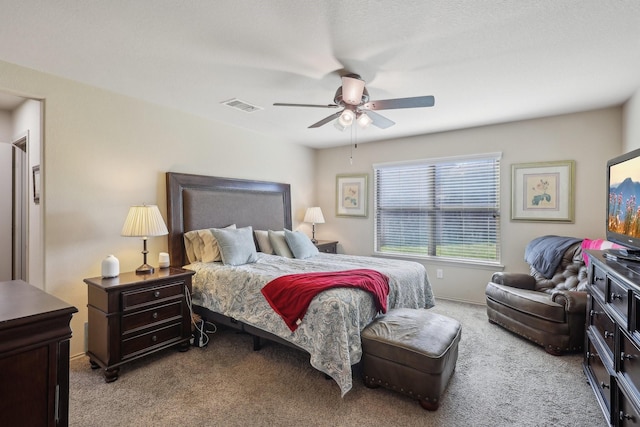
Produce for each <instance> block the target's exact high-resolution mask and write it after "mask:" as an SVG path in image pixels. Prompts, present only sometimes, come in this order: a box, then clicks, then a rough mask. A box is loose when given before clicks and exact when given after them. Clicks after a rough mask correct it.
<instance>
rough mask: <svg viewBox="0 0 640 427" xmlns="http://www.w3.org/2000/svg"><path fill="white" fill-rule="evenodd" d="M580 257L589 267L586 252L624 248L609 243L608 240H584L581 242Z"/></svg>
mask: <svg viewBox="0 0 640 427" xmlns="http://www.w3.org/2000/svg"><path fill="white" fill-rule="evenodd" d="M581 246H582V257H583V259H584V263H585V265H589V257H588V256H587V254H586V252H584V251H586V250H588V249H594V250H605V249H622V248H624V246H620V245H618V244H616V243H613V242H610V241H608V240H603V239H595V240H592V239H584V240H583V241H582V245H581Z"/></svg>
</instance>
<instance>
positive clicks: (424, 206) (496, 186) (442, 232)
mask: <svg viewBox="0 0 640 427" xmlns="http://www.w3.org/2000/svg"><path fill="white" fill-rule="evenodd" d="M501 158H502V153H485V154H473V155H465V156H455V157H442V158H432V159H420V160H411V161H404V162H389V163H376V164H374V165H373V181H374V209H373V216H374V221H373V224H374V253H375V254H376V255H382V256H395V257H407V258H415V257H417V258H430V259H438V260H443V261H452V262H463V263H473V264H489V265H496V264H499V263H500V257H501V247H500V161H501ZM487 162H493V163H489V164H487ZM483 164H484V165H486V170H487V172H489V173H490V175H488V176H487V179H486V181H485V180H482V182H481V183H480V185H481V190H480V191H482V192H483V193H484V192H486V194H487V195H489V196H490V197H488V199H487V203H483V202H482V200H483V199H477V198H476V199H474V198H473V194H474V193H473V192H474V188H473V187H474V185H473V182H472V181H471V180H469V179H467V180H466V181H465V180H463V179H461V180H460V181H459V185H460V186H461V187H460V188H463V187H464V186H465V185H467V186H468V187H469V189H468V190H464V191H467V194H469V195H470V196H468V197H463V199H465V198H466V199H468V200H470V201H469V202H468V203H466V204H463V205H457V206H456V205H455V204H452V203H451V199H449V200H448V201H447V202H444V203H439V202H438V201H436V199H437V198H438V197H440V198H441V199H442V198H443V197H444V198H445V199H446V196H443V195H442V194H440V193H439V192H441V190H440V188H442V185H441V183H442V182H446V183H447V184H449V185H451V184H452V183H453V184H456V185H458V184H457V183H458V181H456V180H455V179H454V178H451V176H449V178H448V179H440V178H435V177H436V176H438V177H440V176H441V175H442V172H443V171H446V170H451V168H452V167H454V166H462V167H463V168H464V167H465V166H464V165H467V168H471V170H475V166H474V165H478V166H480V172H482V169H484V168H485V166H483ZM436 170H438V173H437V174H436ZM416 171H418V172H416ZM385 172H387V175H388V177H387V179H388V182H386V183H383V184H380V182H379V179H384V178H385V177H384V176H381V174H383V173H385ZM403 172H404V173H405V174H406V176H410V177H411V178H407V181H406V182H404V181H403V180H402V178H403V177H402V175H401V174H402V173H403ZM420 173H424V174H425V176H424V186H425V187H421V186H420V185H422V184H421V183H422V180H423V178H421V177H420V176H419V174H420ZM394 177H395V180H394ZM389 181H391V182H389ZM401 184H402V185H405V184H406V185H407V186H408V187H407V189H403V190H404V191H406V192H405V195H404V199H406V198H407V197H406V196H407V195H408V196H409V197H408V198H409V199H411V200H413V201H411V202H408V203H407V206H405V205H404V204H403V203H401V202H396V201H393V200H392V198H393V197H392V196H388V195H385V193H387V194H391V193H389V190H390V189H391V190H394V189H395V187H394V185H401ZM412 184H413V185H412ZM470 184H471V185H470ZM380 186H383V187H386V189H382V190H381V189H380V188H379V187H380ZM445 188H454V190H452V191H458V188H459V187H455V186H454V187H446V186H445ZM460 191H463V190H460ZM414 196H415V198H414ZM379 198H382V199H383V201H382V204H385V203H387V205H393V204H396V203H399V204H400V205H402V206H400V207H391V208H389V207H387V208H385V207H380V203H381V202H380V200H379ZM400 199H403V198H400ZM400 199H399V200H400ZM418 199H419V200H420V201H419V202H418V201H417V200H418ZM458 199H459V198H458ZM458 199H456V200H458ZM390 200H391V201H390ZM414 203H419V204H420V206H419V207H416V206H414ZM408 205H410V206H408ZM393 211H396V213H398V214H400V215H406V216H407V218H408V219H405V218H403V219H400V220H399V221H397V220H394V219H393V217H392V214H393ZM385 214H386V215H385ZM411 215H413V216H414V217H413V218H412V217H411ZM385 216H386V217H387V218H388V219H386V218H385ZM417 217H419V218H417ZM425 217H426V218H425ZM483 217H484V218H483ZM416 218H417V219H416ZM478 219H479V220H480V221H478ZM487 219H488V220H487ZM412 221H413V222H412ZM416 221H417V222H416ZM456 221H460V223H461V224H465V226H462V227H460V229H462V230H467V229H468V230H475V231H473V233H474V234H473V235H472V232H469V236H468V238H466V237H463V238H462V239H460V241H459V242H457V243H459V244H458V245H448V246H447V245H446V244H445V243H444V242H445V241H446V240H449V241H451V239H455V234H454V232H453V231H452V228H451V227H452V224H453V223H455V222H456ZM405 222H406V224H409V227H410V226H415V225H416V224H417V226H418V228H419V230H417V231H415V233H407V234H404V233H403V231H406V229H407V228H409V227H407V226H405ZM387 224H392V225H391V226H388V225H387ZM399 224H400V225H399ZM442 224H444V225H442ZM440 225H442V227H440ZM466 225H468V228H467V227H466ZM383 228H387V229H386V230H384V229H383ZM394 228H397V229H398V230H402V231H400V232H399V233H398V234H394ZM455 230H458V229H455ZM478 231H479V233H478ZM463 232H464V231H463ZM385 235H386V236H387V237H386V238H385ZM478 235H480V236H482V237H480V241H483V242H484V243H482V244H481V245H480V246H481V247H482V246H484V248H485V249H486V252H483V251H479V250H478V251H476V249H475V248H476V247H477V246H478V245H477V239H478ZM493 239H495V242H493V243H494V244H495V252H493V250H494V247H492V246H491V243H492V241H493ZM381 240H386V241H387V242H389V241H392V242H393V243H392V244H387V245H385V244H383V243H381ZM474 242H476V243H475V245H474ZM385 246H386V249H385ZM394 247H395V248H397V249H393V248H394ZM447 248H459V249H449V250H448V249H447ZM470 255H471V256H470Z"/></svg>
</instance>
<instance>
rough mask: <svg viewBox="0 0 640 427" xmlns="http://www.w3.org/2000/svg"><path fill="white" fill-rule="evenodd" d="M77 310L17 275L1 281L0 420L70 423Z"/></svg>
mask: <svg viewBox="0 0 640 427" xmlns="http://www.w3.org/2000/svg"><path fill="white" fill-rule="evenodd" d="M77 311H78V310H77V309H76V308H75V307H73V306H71V305H69V304H67V303H65V302H64V301H62V300H60V299H58V298H56V297H54V296H52V295H49V294H47V293H46V292H44V291H41V290H40V289H38V288H36V287H34V286H31V285H30V284H28V283H26V282H23V281H21V280H13V281H10V282H0V425H1V426H66V425H68V424H69V339H70V338H71V328H70V326H69V322H70V321H71V317H72V316H73V313H76V312H77Z"/></svg>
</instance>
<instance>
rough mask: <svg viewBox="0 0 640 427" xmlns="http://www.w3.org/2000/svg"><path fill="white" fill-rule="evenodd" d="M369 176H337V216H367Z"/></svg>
mask: <svg viewBox="0 0 640 427" xmlns="http://www.w3.org/2000/svg"><path fill="white" fill-rule="evenodd" d="M367 178H368V175H367V174H362V175H337V176H336V216H354V217H366V216H367Z"/></svg>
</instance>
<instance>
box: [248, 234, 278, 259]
mask: <svg viewBox="0 0 640 427" xmlns="http://www.w3.org/2000/svg"><path fill="white" fill-rule="evenodd" d="M253 234H255V235H256V240H257V241H258V248H259V249H260V252H262V253H264V254H269V255H273V253H274V252H273V246H271V242H270V241H269V232H268V231H267V230H254V231H253Z"/></svg>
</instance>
